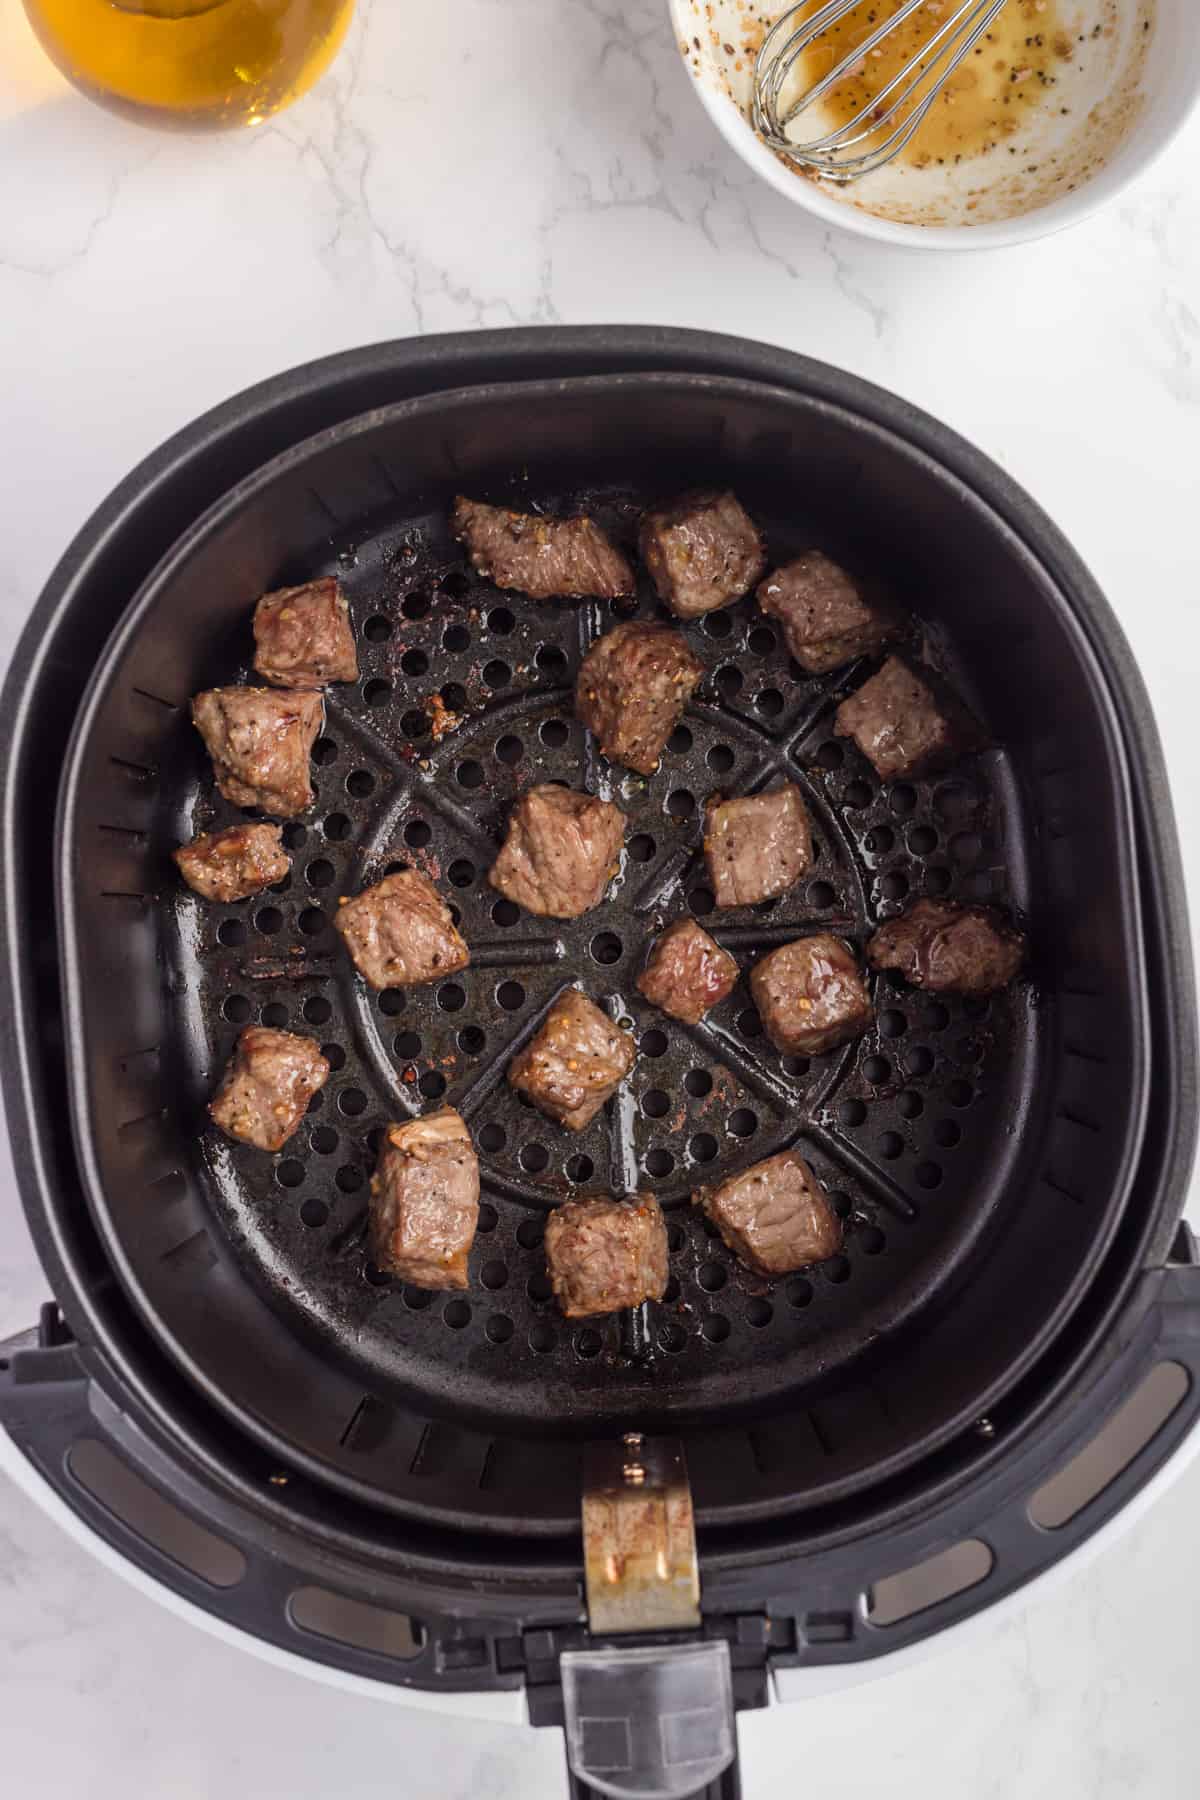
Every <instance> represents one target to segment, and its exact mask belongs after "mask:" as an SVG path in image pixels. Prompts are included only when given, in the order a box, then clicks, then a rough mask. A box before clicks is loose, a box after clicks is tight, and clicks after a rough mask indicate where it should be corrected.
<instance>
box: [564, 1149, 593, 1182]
mask: <svg viewBox="0 0 1200 1800" xmlns="http://www.w3.org/2000/svg"><path fill="white" fill-rule="evenodd" d="M563 1172H564V1174H565V1175H566V1177H567V1180H568V1181H575V1182H579V1181H590V1180H591V1179H592V1176H593V1175H594V1174H595V1172H596V1165H595V1163H594V1162H593V1161H592V1159H591V1157H590V1156H583V1155H578V1156H568V1158H567V1160H566V1162H565V1163H564V1164H563Z"/></svg>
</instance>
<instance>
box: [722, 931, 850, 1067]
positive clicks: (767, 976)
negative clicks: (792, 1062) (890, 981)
mask: <svg viewBox="0 0 1200 1800" xmlns="http://www.w3.org/2000/svg"><path fill="white" fill-rule="evenodd" d="M750 992H751V993H752V994H753V995H754V1004H755V1006H757V1008H758V1011H759V1016H760V1017H761V1019H762V1022H763V1025H764V1027H765V1029H766V1033H767V1036H768V1037H769V1038H770V1040H771V1042H772V1043H773V1044H774V1045H775V1047H776V1049H777V1050H781V1051H782V1052H783V1053H784V1055H785V1056H820V1054H821V1052H822V1051H823V1050H832V1049H833V1047H834V1045H835V1044H844V1043H845V1042H846V1041H847V1039H849V1038H854V1037H861V1035H862V1033H863V1032H864V1031H865V1030H866V1029H867V1026H868V1025H869V1024H870V1022H871V1000H870V996H869V995H868V993H867V984H866V981H865V980H864V978H863V971H862V969H861V968H860V967H859V964H858V960H857V958H856V957H855V956H854V955H853V953H852V952H851V950H850V949H849V947H848V946H847V945H846V944H844V943H843V942H842V940H841V938H835V937H829V936H828V935H827V934H826V933H824V932H820V933H818V935H817V936H816V937H806V938H797V939H796V941H795V943H793V944H781V945H780V946H779V949H778V950H772V951H771V952H770V954H769V955H767V956H764V957H763V958H762V959H761V961H759V962H757V963H755V965H754V968H753V969H752V970H751V972H750Z"/></svg>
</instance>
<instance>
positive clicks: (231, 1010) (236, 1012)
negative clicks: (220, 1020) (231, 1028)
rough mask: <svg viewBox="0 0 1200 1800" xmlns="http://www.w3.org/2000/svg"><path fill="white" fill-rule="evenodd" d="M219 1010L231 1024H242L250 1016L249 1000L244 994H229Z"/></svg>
mask: <svg viewBox="0 0 1200 1800" xmlns="http://www.w3.org/2000/svg"><path fill="white" fill-rule="evenodd" d="M221 1011H222V1013H223V1014H224V1016H225V1018H227V1019H228V1020H229V1023H230V1024H231V1025H244V1024H245V1023H246V1020H247V1019H248V1018H249V1017H250V1012H251V1007H250V1002H249V1001H248V1000H247V999H246V997H245V995H244V994H230V996H229V998H228V1000H226V1002H225V1004H224V1006H223V1007H222V1008H221Z"/></svg>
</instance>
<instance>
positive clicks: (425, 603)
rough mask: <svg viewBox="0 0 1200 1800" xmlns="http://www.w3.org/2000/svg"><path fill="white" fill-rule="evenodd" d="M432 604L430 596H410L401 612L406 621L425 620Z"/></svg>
mask: <svg viewBox="0 0 1200 1800" xmlns="http://www.w3.org/2000/svg"><path fill="white" fill-rule="evenodd" d="M444 586H445V583H443V587H444ZM432 604H433V602H432V601H431V600H430V598H429V595H428V594H420V593H418V594H409V596H408V598H407V599H406V600H405V601H404V602H403V604H402V606H401V608H400V611H401V612H402V613H403V614H404V616H405V618H406V619H423V618H425V617H426V615H427V614H428V612H429V609H430V607H431V606H432Z"/></svg>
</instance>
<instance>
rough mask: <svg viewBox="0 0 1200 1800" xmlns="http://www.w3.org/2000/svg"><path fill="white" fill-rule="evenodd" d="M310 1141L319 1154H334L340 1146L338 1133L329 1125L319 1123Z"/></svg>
mask: <svg viewBox="0 0 1200 1800" xmlns="http://www.w3.org/2000/svg"><path fill="white" fill-rule="evenodd" d="M308 1141H309V1143H310V1144H311V1145H312V1147H313V1149H314V1150H315V1151H316V1152H317V1155H318V1156H332V1154H333V1152H334V1151H335V1150H336V1149H337V1147H338V1134H337V1132H336V1131H334V1130H332V1128H331V1127H330V1126H328V1125H318V1126H317V1128H316V1130H315V1131H314V1132H313V1133H312V1135H311V1137H310V1138H309V1140H308Z"/></svg>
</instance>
